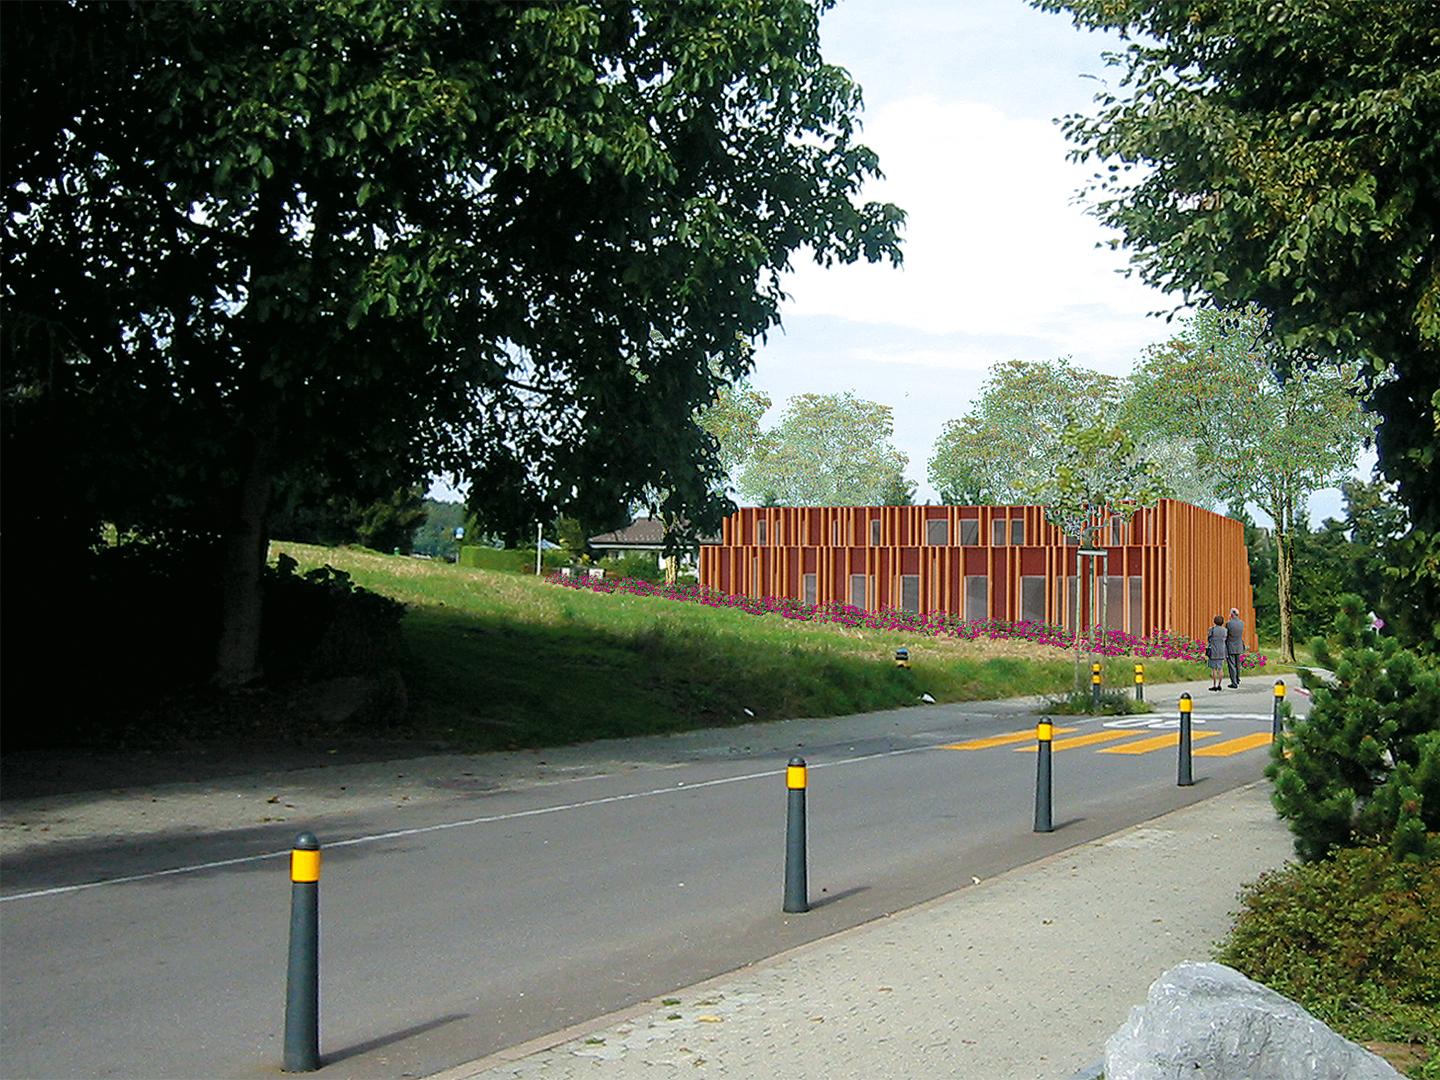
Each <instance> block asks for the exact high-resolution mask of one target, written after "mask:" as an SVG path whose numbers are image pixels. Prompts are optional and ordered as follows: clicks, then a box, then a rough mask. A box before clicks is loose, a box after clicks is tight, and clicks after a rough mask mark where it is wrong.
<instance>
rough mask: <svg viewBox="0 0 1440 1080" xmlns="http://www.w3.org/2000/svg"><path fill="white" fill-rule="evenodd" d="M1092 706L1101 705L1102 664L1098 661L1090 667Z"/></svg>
mask: <svg viewBox="0 0 1440 1080" xmlns="http://www.w3.org/2000/svg"><path fill="white" fill-rule="evenodd" d="M1090 704H1091V705H1094V706H1097V707H1098V706H1099V704H1100V662H1099V661H1098V660H1097V661H1096V662H1095V663H1093V664H1091V665H1090Z"/></svg>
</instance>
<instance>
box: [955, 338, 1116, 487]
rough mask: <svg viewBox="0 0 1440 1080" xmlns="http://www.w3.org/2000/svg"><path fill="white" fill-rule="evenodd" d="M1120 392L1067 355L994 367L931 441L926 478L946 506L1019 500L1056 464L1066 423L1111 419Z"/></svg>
mask: <svg viewBox="0 0 1440 1080" xmlns="http://www.w3.org/2000/svg"><path fill="white" fill-rule="evenodd" d="M1121 389H1122V388H1121V384H1120V380H1118V379H1115V378H1113V377H1112V376H1109V375H1101V374H1099V373H1097V372H1094V371H1089V370H1086V369H1085V368H1077V367H1075V366H1074V365H1073V364H1071V362H1070V360H1069V358H1068V357H1062V358H1060V359H1058V360H1043V361H1026V360H1009V361H1006V362H1004V363H1000V364H996V365H995V366H994V367H992V368H991V369H990V371H989V373H988V374H987V375H986V377H985V382H984V385H983V386H982V387H981V389H980V396H979V397H978V398H976V400H975V403H974V405H972V406H971V408H970V410H969V411H968V412H966V414H965V415H964V416H963V417H960V418H959V419H957V420H950V421H947V422H946V424H945V427H944V429H943V430H942V431H941V433H940V438H939V439H937V440H936V442H935V448H934V451H933V452H932V454H931V457H930V461H929V465H928V476H929V480H930V483H931V484H933V485H934V487H935V490H936V491H938V492H939V493H940V499H941V501H942V502H945V503H951V504H957V503H958V504H961V505H974V504H979V505H1005V504H1008V503H1019V502H1024V501H1025V498H1026V492H1028V491H1029V490H1030V489H1031V488H1032V487H1034V486H1035V485H1036V484H1038V483H1039V482H1040V481H1041V480H1043V479H1044V477H1046V476H1047V475H1049V473H1050V470H1051V469H1052V468H1053V467H1054V464H1055V458H1056V455H1057V454H1058V453H1059V451H1060V441H1061V436H1062V435H1063V434H1064V432H1065V428H1066V426H1067V424H1070V423H1101V422H1103V421H1106V420H1113V419H1114V417H1115V415H1116V412H1117V410H1118V408H1119V404H1120V396H1121Z"/></svg>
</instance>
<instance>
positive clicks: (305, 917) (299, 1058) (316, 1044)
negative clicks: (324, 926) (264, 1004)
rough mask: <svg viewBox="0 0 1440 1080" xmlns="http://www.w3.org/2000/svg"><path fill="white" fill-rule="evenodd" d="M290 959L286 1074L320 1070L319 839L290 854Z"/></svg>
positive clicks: (304, 838)
mask: <svg viewBox="0 0 1440 1080" xmlns="http://www.w3.org/2000/svg"><path fill="white" fill-rule="evenodd" d="M290 882H291V884H290V963H289V967H288V971H287V974H286V978H285V1065H284V1071H285V1072H314V1071H315V1070H316V1069H318V1068H320V841H318V840H316V839H315V835H314V834H313V833H308V832H305V833H301V834H300V835H299V836H297V837H296V838H295V847H294V849H293V850H292V851H291V852H290Z"/></svg>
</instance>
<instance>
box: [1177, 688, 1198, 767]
mask: <svg viewBox="0 0 1440 1080" xmlns="http://www.w3.org/2000/svg"><path fill="white" fill-rule="evenodd" d="M1193 707H1194V702H1192V701H1191V700H1190V695H1189V694H1181V695H1180V777H1179V780H1178V781H1177V785H1178V786H1179V787H1189V786H1190V785H1192V784H1194V783H1195V777H1194V775H1193V774H1192V773H1191V771H1190V710H1191V709H1192V708H1193Z"/></svg>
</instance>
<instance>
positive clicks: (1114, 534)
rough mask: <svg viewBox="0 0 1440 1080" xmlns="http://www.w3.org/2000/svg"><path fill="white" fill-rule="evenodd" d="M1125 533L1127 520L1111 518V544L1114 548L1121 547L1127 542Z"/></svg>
mask: <svg viewBox="0 0 1440 1080" xmlns="http://www.w3.org/2000/svg"><path fill="white" fill-rule="evenodd" d="M1124 533H1125V520H1124V519H1123V518H1118V517H1117V518H1111V519H1110V544H1111V546H1113V547H1119V546H1120V545H1121V544H1123V543H1124V542H1125V540H1124Z"/></svg>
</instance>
